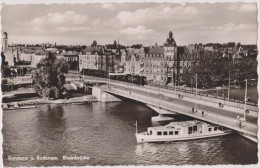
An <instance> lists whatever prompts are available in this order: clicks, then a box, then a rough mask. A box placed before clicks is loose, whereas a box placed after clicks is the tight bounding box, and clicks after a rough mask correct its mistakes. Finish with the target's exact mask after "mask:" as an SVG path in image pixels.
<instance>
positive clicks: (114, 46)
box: [113, 40, 117, 49]
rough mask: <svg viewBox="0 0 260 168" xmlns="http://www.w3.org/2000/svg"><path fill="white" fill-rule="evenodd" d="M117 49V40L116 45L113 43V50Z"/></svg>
mask: <svg viewBox="0 0 260 168" xmlns="http://www.w3.org/2000/svg"><path fill="white" fill-rule="evenodd" d="M116 47H117V42H116V40H115V41H114V43H113V48H114V49H116Z"/></svg>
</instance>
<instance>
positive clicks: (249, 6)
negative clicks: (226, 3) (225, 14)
mask: <svg viewBox="0 0 260 168" xmlns="http://www.w3.org/2000/svg"><path fill="white" fill-rule="evenodd" d="M228 9H229V10H237V11H240V12H255V11H256V10H257V7H256V3H243V4H233V5H231V6H230V7H229V8H228Z"/></svg>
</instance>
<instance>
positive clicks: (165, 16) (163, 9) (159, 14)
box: [116, 5, 199, 26]
mask: <svg viewBox="0 0 260 168" xmlns="http://www.w3.org/2000/svg"><path fill="white" fill-rule="evenodd" d="M198 13H199V11H198V10H197V9H196V8H194V7H191V6H175V7H170V6H165V5H160V6H154V7H150V8H143V9H138V10H136V11H133V12H132V11H121V12H119V13H118V14H117V16H116V18H117V19H118V20H119V22H120V23H121V24H122V25H135V26H136V25H140V24H144V23H151V24H156V23H158V22H162V21H167V22H169V21H176V20H188V19H191V18H193V17H195V16H196V15H197V14H198Z"/></svg>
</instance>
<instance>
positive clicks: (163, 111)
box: [147, 104, 177, 114]
mask: <svg viewBox="0 0 260 168" xmlns="http://www.w3.org/2000/svg"><path fill="white" fill-rule="evenodd" d="M147 106H148V107H150V108H151V109H153V110H154V111H156V112H157V113H158V114H177V113H175V112H172V111H168V110H164V109H161V108H158V107H155V106H152V105H148V104H147Z"/></svg>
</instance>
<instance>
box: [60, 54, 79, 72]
mask: <svg viewBox="0 0 260 168" xmlns="http://www.w3.org/2000/svg"><path fill="white" fill-rule="evenodd" d="M63 57H64V59H65V60H66V61H67V62H68V64H69V70H77V71H78V70H79V54H78V53H76V52H66V53H65V54H63Z"/></svg>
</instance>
